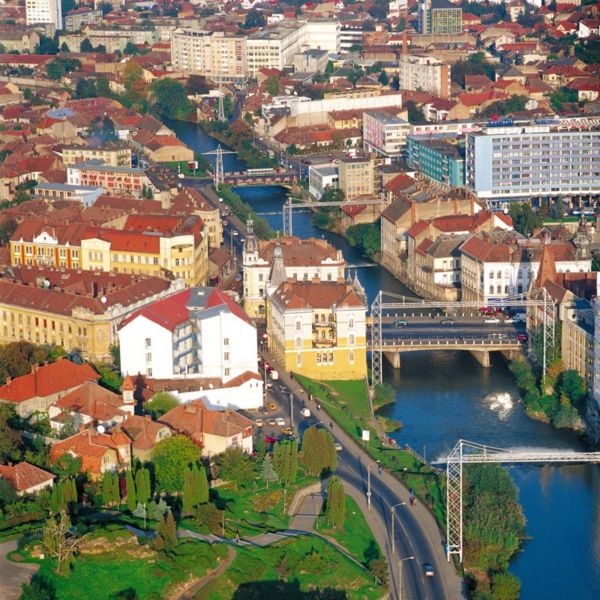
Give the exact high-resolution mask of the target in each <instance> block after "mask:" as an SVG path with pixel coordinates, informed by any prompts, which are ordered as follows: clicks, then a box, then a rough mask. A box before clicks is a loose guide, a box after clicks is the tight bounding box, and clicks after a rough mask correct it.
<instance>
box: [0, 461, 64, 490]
mask: <svg viewBox="0 0 600 600" xmlns="http://www.w3.org/2000/svg"><path fill="white" fill-rule="evenodd" d="M0 479H5V480H6V481H8V483H10V485H11V487H12V488H13V489H14V490H15V491H17V492H26V491H27V490H29V489H31V488H32V487H35V486H37V485H40V484H42V483H46V482H48V481H52V480H53V479H54V474H53V473H48V471H44V469H40V468H39V467H36V466H34V465H30V464H29V463H27V462H20V463H18V464H16V465H14V466H13V465H0Z"/></svg>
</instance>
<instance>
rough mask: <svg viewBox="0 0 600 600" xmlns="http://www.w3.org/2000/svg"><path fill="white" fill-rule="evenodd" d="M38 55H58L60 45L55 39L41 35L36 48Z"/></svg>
mask: <svg viewBox="0 0 600 600" xmlns="http://www.w3.org/2000/svg"><path fill="white" fill-rule="evenodd" d="M35 53H36V54H58V44H57V43H56V42H55V41H54V39H53V38H51V37H48V36H46V35H43V34H40V41H39V43H38V44H37V45H36V47H35Z"/></svg>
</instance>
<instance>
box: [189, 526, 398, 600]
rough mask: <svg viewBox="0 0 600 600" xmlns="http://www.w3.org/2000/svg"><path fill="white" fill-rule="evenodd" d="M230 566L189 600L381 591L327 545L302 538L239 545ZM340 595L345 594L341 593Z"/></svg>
mask: <svg viewBox="0 0 600 600" xmlns="http://www.w3.org/2000/svg"><path fill="white" fill-rule="evenodd" d="M236 552H237V554H236V557H235V559H234V561H233V563H232V564H231V566H230V567H229V568H228V569H227V570H226V571H225V573H223V575H221V576H219V577H217V578H216V579H214V580H213V581H211V582H210V583H209V584H208V585H206V586H205V587H203V588H202V589H201V590H200V591H199V592H198V593H197V594H196V596H195V600H230V599H232V598H252V599H254V598H256V599H262V598H285V600H296V599H301V598H305V597H306V596H305V594H306V592H308V591H312V592H313V593H314V592H315V590H316V589H319V590H321V591H324V590H329V591H331V590H337V592H338V594H339V596H337V595H334V594H331V595H328V596H327V597H331V598H337V597H340V598H350V599H357V600H358V599H361V600H363V599H373V600H375V599H379V598H382V597H384V595H385V593H386V590H385V589H384V588H382V587H380V586H379V585H377V584H376V583H375V580H374V579H373V578H372V577H371V575H370V573H369V572H368V571H366V570H365V569H362V568H361V567H359V566H358V565H356V564H355V563H353V562H352V561H351V560H350V559H348V558H347V557H345V556H344V555H343V554H342V553H340V552H339V551H337V550H336V549H335V548H334V547H333V546H331V545H330V544H328V543H327V542H324V541H323V540H320V539H318V538H311V537H309V536H303V537H300V538H293V539H289V540H284V541H282V542H278V543H277V544H273V545H271V546H268V547H266V548H258V547H254V548H252V547H248V546H244V547H239V548H237V549H236ZM342 594H345V595H342Z"/></svg>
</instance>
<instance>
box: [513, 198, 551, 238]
mask: <svg viewBox="0 0 600 600" xmlns="http://www.w3.org/2000/svg"><path fill="white" fill-rule="evenodd" d="M508 214H509V215H510V217H511V218H512V220H513V225H514V227H515V229H516V230H517V231H518V232H519V233H522V234H523V235H529V234H530V233H531V232H532V231H533V230H534V229H535V228H537V227H541V226H542V224H543V219H542V217H541V216H540V215H539V214H538V213H537V212H535V211H534V210H533V208H531V206H530V204H529V203H527V202H514V203H512V204H511V206H510V208H509V210H508Z"/></svg>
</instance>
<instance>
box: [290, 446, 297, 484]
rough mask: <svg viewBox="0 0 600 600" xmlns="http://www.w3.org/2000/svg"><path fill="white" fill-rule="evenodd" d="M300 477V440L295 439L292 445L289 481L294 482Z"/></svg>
mask: <svg viewBox="0 0 600 600" xmlns="http://www.w3.org/2000/svg"><path fill="white" fill-rule="evenodd" d="M297 477H298V440H294V441H293V442H292V443H291V447H290V471H289V477H288V482H290V483H294V482H295V481H296V479H297Z"/></svg>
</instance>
